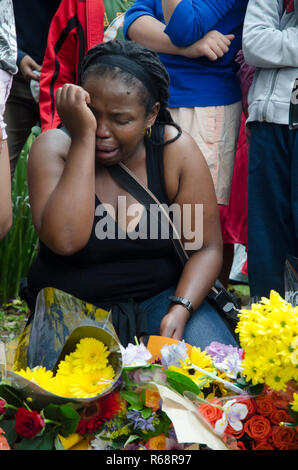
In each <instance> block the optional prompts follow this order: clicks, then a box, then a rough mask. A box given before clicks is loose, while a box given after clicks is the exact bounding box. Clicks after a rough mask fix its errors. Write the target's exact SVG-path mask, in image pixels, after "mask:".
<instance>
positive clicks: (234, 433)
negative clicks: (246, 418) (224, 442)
mask: <svg viewBox="0 0 298 470" xmlns="http://www.w3.org/2000/svg"><path fill="white" fill-rule="evenodd" d="M225 433H227V434H229V435H230V436H234V437H235V438H236V439H240V438H241V437H242V436H243V434H244V428H242V429H241V430H240V431H235V429H234V428H232V426H230V424H228V425H227V427H226V429H225Z"/></svg>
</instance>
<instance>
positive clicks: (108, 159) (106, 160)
mask: <svg viewBox="0 0 298 470" xmlns="http://www.w3.org/2000/svg"><path fill="white" fill-rule="evenodd" d="M95 158H96V161H97V162H98V163H101V164H102V165H106V166H110V165H115V164H116V163H119V162H120V161H121V156H120V154H119V152H118V149H116V150H114V151H113V152H100V151H96V152H95Z"/></svg>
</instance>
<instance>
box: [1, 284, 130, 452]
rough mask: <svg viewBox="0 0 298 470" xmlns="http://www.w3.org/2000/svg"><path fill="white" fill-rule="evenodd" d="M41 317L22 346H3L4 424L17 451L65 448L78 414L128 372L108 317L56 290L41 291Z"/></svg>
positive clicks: (19, 341) (23, 338) (23, 337)
mask: <svg viewBox="0 0 298 470" xmlns="http://www.w3.org/2000/svg"><path fill="white" fill-rule="evenodd" d="M36 312H37V313H38V314H37V313H35V315H34V318H33V321H32V322H31V324H30V325H29V327H27V328H26V329H25V331H24V333H23V334H22V335H21V337H20V338H18V339H17V341H16V344H17V347H16V348H14V347H12V344H9V345H8V346H7V353H6V351H5V348H4V347H3V345H2V361H0V363H2V371H1V382H0V416H1V415H2V422H1V427H2V432H3V431H5V434H7V435H8V436H9V442H10V444H11V445H12V446H13V447H14V448H17V449H24V448H26V449H27V448H49V447H50V448H55V447H56V446H59V445H60V444H59V442H60V441H59V440H58V439H57V436H58V433H60V435H61V436H62V437H66V436H68V435H70V434H72V433H74V432H75V431H76V429H77V426H78V423H79V421H80V415H79V413H78V412H77V410H78V409H80V408H82V406H84V405H87V404H88V403H90V402H94V400H97V399H98V398H100V397H103V396H105V395H107V394H110V393H111V392H112V391H113V390H114V389H115V387H116V385H117V382H118V380H119V378H120V376H121V372H122V354H121V349H120V344H119V341H118V339H117V335H116V333H115V331H114V328H113V326H112V324H111V322H110V320H109V313H108V312H106V311H104V310H101V309H97V308H96V307H94V306H92V305H90V304H86V303H84V302H82V301H80V300H78V299H76V298H74V297H72V296H70V295H68V294H65V293H64V292H61V291H58V290H55V289H44V290H43V291H41V293H40V294H39V296H38V300H37V310H36ZM41 320H42V321H41ZM14 343H15V342H14ZM14 346H15V344H14ZM3 350H4V352H3Z"/></svg>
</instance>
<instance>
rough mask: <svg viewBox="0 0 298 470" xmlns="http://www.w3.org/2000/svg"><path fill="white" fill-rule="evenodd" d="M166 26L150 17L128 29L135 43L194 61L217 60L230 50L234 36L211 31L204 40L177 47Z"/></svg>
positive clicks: (145, 17) (135, 22)
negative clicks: (201, 58)
mask: <svg viewBox="0 0 298 470" xmlns="http://www.w3.org/2000/svg"><path fill="white" fill-rule="evenodd" d="M164 29H165V25H164V24H163V23H161V22H160V21H158V20H157V19H156V18H153V17H152V16H149V15H144V16H140V17H138V18H137V19H136V20H135V21H134V22H133V23H132V24H131V26H130V27H129V29H128V37H129V38H130V39H132V40H133V41H136V42H138V43H139V44H142V45H143V46H146V47H150V48H151V49H153V50H155V51H156V52H159V53H161V54H173V55H180V56H184V57H188V58H189V59H194V58H196V57H207V58H208V59H209V60H212V61H214V60H217V59H218V58H219V57H222V56H223V55H224V54H226V53H227V52H228V50H229V46H230V44H231V41H232V40H233V39H234V37H235V36H234V35H233V34H227V35H224V34H221V33H220V32H219V31H209V32H208V33H207V34H206V35H205V36H204V37H203V38H202V39H200V40H199V41H196V42H195V43H194V44H192V45H190V46H188V47H177V46H175V45H174V44H173V43H172V42H171V40H170V38H169V36H168V35H167V34H165V32H164Z"/></svg>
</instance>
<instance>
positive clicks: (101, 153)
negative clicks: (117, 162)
mask: <svg viewBox="0 0 298 470" xmlns="http://www.w3.org/2000/svg"><path fill="white" fill-rule="evenodd" d="M117 152H118V147H96V156H97V157H100V158H111V157H114V155H116V153H117Z"/></svg>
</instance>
